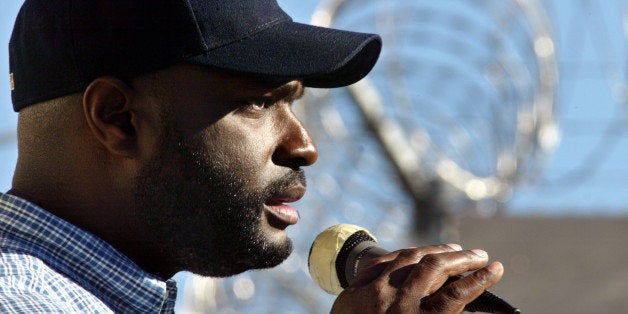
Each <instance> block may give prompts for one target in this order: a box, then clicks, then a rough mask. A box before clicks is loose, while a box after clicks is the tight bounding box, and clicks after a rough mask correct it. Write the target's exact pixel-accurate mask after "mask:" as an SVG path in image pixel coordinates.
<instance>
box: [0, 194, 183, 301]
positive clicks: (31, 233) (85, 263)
mask: <svg viewBox="0 0 628 314" xmlns="http://www.w3.org/2000/svg"><path fill="white" fill-rule="evenodd" d="M175 299H176V284H175V282H174V280H172V279H170V280H167V281H165V282H164V281H163V280H161V279H159V278H158V277H156V276H153V275H151V274H148V273H146V272H145V271H143V270H142V269H140V268H139V267H138V266H137V265H135V264H134V263H133V262H132V261H131V260H129V259H128V258H127V257H126V256H124V255H122V254H121V253H120V252H118V251H117V250H116V249H114V248H113V247H112V246H111V245H109V244H107V243H106V242H104V241H103V240H101V239H99V238H97V237H96V236H94V235H92V234H90V233H88V232H86V231H84V230H81V229H80V228H78V227H76V226H74V225H72V224H70V223H68V222H66V221H64V220H62V219H60V218H58V217H56V216H54V215H52V214H51V213H48V212H47V211H45V210H44V209H42V208H40V207H38V206H37V205H34V204H32V203H30V202H28V201H26V200H23V199H21V198H18V197H15V196H12V195H9V194H1V193H0V313H173V312H174V301H175Z"/></svg>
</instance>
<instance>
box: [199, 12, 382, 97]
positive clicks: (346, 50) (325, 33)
mask: <svg viewBox="0 0 628 314" xmlns="http://www.w3.org/2000/svg"><path fill="white" fill-rule="evenodd" d="M381 46H382V42H381V38H380V37H379V36H378V35H375V34H366V33H357V32H349V31H343V30H337V29H331V28H324V27H318V26H312V25H307V24H301V23H296V22H291V21H287V22H282V23H279V24H276V25H274V26H272V27H269V28H267V29H265V30H263V31H261V32H258V33H256V34H254V35H253V36H251V37H248V38H245V39H242V40H239V41H237V42H233V43H230V44H228V45H225V46H221V47H218V48H216V49H212V50H210V51H207V52H206V53H204V54H201V55H197V56H193V57H190V58H189V59H188V61H189V62H192V63H194V64H200V65H206V66H211V67H215V68H219V69H225V70H230V71H236V72H241V73H245V74H249V75H254V76H259V77H262V78H265V79H267V80H273V81H289V80H294V79H298V80H301V81H302V82H303V84H304V85H305V86H309V87H319V88H331V87H340V86H346V85H350V84H353V83H355V82H357V81H359V80H360V79H362V78H363V77H364V76H366V75H367V74H368V73H369V72H370V71H371V69H372V68H373V66H374V65H375V63H376V61H377V58H378V57H379V53H380V51H381Z"/></svg>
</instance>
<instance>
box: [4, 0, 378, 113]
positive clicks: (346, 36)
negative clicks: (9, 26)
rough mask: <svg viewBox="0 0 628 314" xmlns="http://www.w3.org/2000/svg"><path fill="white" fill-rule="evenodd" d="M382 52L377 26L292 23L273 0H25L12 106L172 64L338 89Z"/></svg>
mask: <svg viewBox="0 0 628 314" xmlns="http://www.w3.org/2000/svg"><path fill="white" fill-rule="evenodd" d="M380 50H381V39H380V37H379V36H377V35H375V34H365V33H356V32H349V31H343V30H336V29H330V28H323V27H316V26H312V25H307V24H301V23H296V22H294V21H293V20H292V19H291V18H290V16H288V15H287V14H286V13H285V12H284V11H283V10H282V9H281V8H280V7H279V5H278V4H277V2H276V1H275V0H26V1H25V2H24V4H23V6H22V8H21V10H20V12H19V14H18V16H17V19H16V21H15V26H14V29H13V34H12V36H11V41H10V43H9V59H10V72H11V90H12V99H13V108H14V110H15V111H19V110H20V109H22V108H24V107H26V106H29V105H31V104H35V103H38V102H41V101H45V100H48V99H53V98H57V97H61V96H63V95H67V94H71V93H75V92H79V91H82V90H84V89H85V88H86V87H87V85H89V83H90V82H91V81H93V80H94V79H95V78H97V77H100V76H105V75H112V76H117V77H120V78H132V77H135V76H139V75H141V74H145V73H148V72H152V71H156V70H159V69H162V68H165V67H168V66H170V65H174V64H178V63H192V64H197V65H203V66H208V67H212V68H217V69H223V70H228V71H235V72H240V73H243V74H247V75H252V76H258V77H260V78H262V79H264V80H269V81H277V82H281V81H285V82H287V81H290V80H294V79H299V80H301V81H302V82H303V84H304V85H305V86H309V87H320V88H330V87H340V86H345V85H349V84H352V83H355V82H356V81H358V80H360V79H361V78H363V77H364V76H365V75H366V74H367V73H368V72H369V71H370V70H371V69H372V67H373V66H374V65H375V62H376V61H377V58H378V57H379V53H380Z"/></svg>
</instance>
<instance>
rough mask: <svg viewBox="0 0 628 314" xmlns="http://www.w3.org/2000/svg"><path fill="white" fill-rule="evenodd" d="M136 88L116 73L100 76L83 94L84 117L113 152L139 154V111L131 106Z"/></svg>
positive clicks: (123, 154)
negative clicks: (137, 131)
mask: <svg viewBox="0 0 628 314" xmlns="http://www.w3.org/2000/svg"><path fill="white" fill-rule="evenodd" d="M134 93H135V92H134V91H133V89H132V88H131V87H130V86H128V85H127V84H126V83H124V82H123V81H121V80H119V79H116V78H113V77H100V78H97V79H95V80H94V81H93V82H92V83H90V84H89V86H88V87H87V89H86V90H85V93H84V96H83V110H84V112H85V118H86V120H87V123H88V125H89V127H90V129H91V130H92V133H93V134H94V136H95V137H96V138H97V139H98V140H99V141H100V142H101V143H102V145H103V146H104V147H105V148H107V149H108V150H109V151H110V152H111V153H112V154H115V155H119V156H122V157H133V156H136V155H137V154H138V144H137V137H136V130H137V125H136V124H135V123H137V117H136V116H135V115H136V114H137V112H135V111H133V110H132V108H131V103H132V101H133V96H134Z"/></svg>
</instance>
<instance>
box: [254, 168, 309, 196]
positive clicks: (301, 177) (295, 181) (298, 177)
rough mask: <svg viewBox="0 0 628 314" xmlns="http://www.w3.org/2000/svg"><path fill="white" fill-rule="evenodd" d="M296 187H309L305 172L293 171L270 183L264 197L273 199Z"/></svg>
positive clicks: (300, 170)
mask: <svg viewBox="0 0 628 314" xmlns="http://www.w3.org/2000/svg"><path fill="white" fill-rule="evenodd" d="M295 185H302V186H303V187H307V180H306V178H305V172H304V171H303V170H302V169H299V170H291V171H290V172H288V173H286V174H285V175H283V176H282V177H280V178H278V179H276V180H274V181H272V182H271V183H269V184H268V185H267V187H266V189H265V193H264V195H266V196H267V197H271V196H273V195H277V194H279V193H281V192H283V191H285V190H286V189H288V188H291V187H293V186H295Z"/></svg>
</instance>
